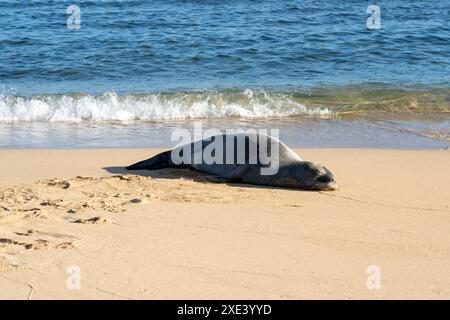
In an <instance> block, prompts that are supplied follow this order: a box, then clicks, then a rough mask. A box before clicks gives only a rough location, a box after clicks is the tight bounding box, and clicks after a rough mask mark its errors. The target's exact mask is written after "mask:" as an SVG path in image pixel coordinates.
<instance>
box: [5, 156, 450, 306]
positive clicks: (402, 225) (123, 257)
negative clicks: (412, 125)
mask: <svg viewBox="0 0 450 320" xmlns="http://www.w3.org/2000/svg"><path fill="white" fill-rule="evenodd" d="M157 151H158V150H156V149H153V150H148V149H92V150H0V166H1V168H2V170H1V171H0V288H1V290H0V298H2V299H5V298H8V299H72V298H75V299H82V298H87V299H93V298H94V299H97V298H98V299H166V298H168V299H174V298H181V299H186V298H200V299H202V298H210V299H215V298H222V299H228V298H233V299H247V298H258V299H259V298H261V299H297V298H300V299H315V298H326V299H332V298H337V299H357V298H363V299H377V298H420V299H422V298H425V299H427V298H443V299H444V298H445V299H449V298H450V232H449V231H450V188H449V186H450V165H449V164H450V152H449V151H448V150H447V151H446V150H435V151H399V150H365V149H305V150H303V149H302V150H297V151H298V152H299V154H300V155H301V156H302V157H303V158H305V159H308V160H316V161H319V162H321V163H322V164H324V165H326V166H327V167H328V168H329V169H331V170H332V171H333V172H334V173H335V176H336V178H337V180H338V182H339V185H340V190H339V191H336V192H305V191H297V190H287V189H271V188H263V187H253V186H245V185H226V184H217V183H212V182H210V181H208V180H207V179H206V178H205V177H204V176H203V175H199V174H195V173H193V172H190V171H184V170H183V171H173V170H163V171H157V172H136V175H135V174H124V173H123V169H122V168H120V166H124V165H127V164H130V163H133V162H135V161H137V160H141V159H143V158H145V157H148V156H150V155H151V154H153V153H156V152H157ZM104 168H107V169H106V170H105V169H104ZM140 174H142V175H140ZM371 265H376V266H378V267H379V270H380V272H381V282H380V284H381V288H380V289H373V290H369V289H368V287H367V279H368V277H369V275H368V274H367V273H366V271H367V268H368V267H369V266H371ZM71 266H76V267H75V269H73V267H72V269H71ZM77 267H79V270H80V272H81V274H80V276H81V278H80V279H81V281H80V284H81V288H80V289H79V290H78V289H76V288H75V289H69V288H68V286H67V284H68V278H69V287H71V286H70V284H76V281H75V282H71V281H72V280H73V279H74V278H70V276H69V274H68V273H67V270H68V268H69V271H70V270H75V271H76V268H77ZM72 287H73V286H72Z"/></svg>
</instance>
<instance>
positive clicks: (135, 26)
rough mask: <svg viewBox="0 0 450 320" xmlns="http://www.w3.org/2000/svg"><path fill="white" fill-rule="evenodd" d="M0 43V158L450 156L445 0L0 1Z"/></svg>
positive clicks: (448, 12) (449, 21)
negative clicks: (273, 138) (197, 131)
mask: <svg viewBox="0 0 450 320" xmlns="http://www.w3.org/2000/svg"><path fill="white" fill-rule="evenodd" d="M71 5H76V6H77V8H75V9H76V10H75V11H73V7H72V8H71V9H70V10H69V11H68V8H69V7H70V6H71ZM370 5H378V6H379V8H380V13H381V16H380V17H381V19H380V26H381V28H379V29H370V28H368V26H367V20H368V18H369V17H370V16H371V15H372V14H373V13H372V12H369V13H368V11H367V9H368V7H369V6H370ZM77 9H79V13H80V15H79V17H80V20H79V24H78V20H77ZM0 30H1V31H0V147H63V148H72V147H102V146H108V147H112V146H115V147H117V146H169V145H171V144H172V143H171V142H170V139H169V138H168V137H170V133H171V131H172V130H173V129H176V128H179V127H183V128H189V127H191V124H192V122H193V121H194V120H195V119H202V120H203V121H204V123H205V126H206V127H218V128H228V127H230V128H250V127H251V128H279V129H280V130H281V132H280V134H281V137H282V138H283V139H284V140H286V141H288V142H289V143H290V144H292V145H294V146H307V147H321V146H330V147H333V146H335V147H341V146H349V147H385V148H391V147H392V148H445V147H448V146H449V145H450V0H442V1H424V0H411V1H404V0H390V1H357V0H353V1H350V0H344V1H308V0H286V1H275V0H267V1H265V0H261V1H250V0H231V1H215V0H202V1H200V0H195V1H189V0H188V1H174V0H172V1H170V0H168V1H162V0H161V1H159V0H155V1H131V0H123V1H109V0H104V1H51V0H47V1H44V0H34V1H21V0H15V1H13V0H2V1H1V2H0Z"/></svg>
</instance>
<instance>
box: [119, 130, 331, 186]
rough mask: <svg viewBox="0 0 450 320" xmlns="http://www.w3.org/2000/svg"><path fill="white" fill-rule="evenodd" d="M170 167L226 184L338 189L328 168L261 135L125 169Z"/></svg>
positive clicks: (235, 137)
mask: <svg viewBox="0 0 450 320" xmlns="http://www.w3.org/2000/svg"><path fill="white" fill-rule="evenodd" d="M268 159H269V160H270V161H268ZM169 167H171V168H189V169H194V170H198V171H202V172H206V173H209V174H212V175H215V176H216V177H218V178H219V179H220V180H222V181H228V182H240V183H249V184H257V185H267V186H276V187H287V188H298V189H305V190H336V189H337V184H336V182H335V180H334V176H333V174H332V173H331V172H330V171H329V170H328V169H327V168H325V167H323V166H321V165H320V164H317V163H313V162H309V161H303V160H302V159H301V158H300V157H299V156H298V155H297V154H296V153H295V152H294V151H293V150H291V149H290V148H289V147H288V146H286V145H285V144H284V143H282V142H281V141H279V140H278V139H276V138H274V137H271V136H268V135H265V134H262V133H237V134H219V135H215V136H212V137H209V138H206V139H203V140H198V141H194V142H192V143H188V144H185V145H182V146H180V147H176V148H174V149H173V150H169V151H165V152H162V153H160V154H158V155H156V156H154V157H152V158H150V159H147V160H144V161H140V162H138V163H135V164H133V165H131V166H129V167H127V168H126V169H127V170H141V169H147V170H155V169H162V168H169ZM270 169H272V170H270ZM264 170H266V171H265V172H264Z"/></svg>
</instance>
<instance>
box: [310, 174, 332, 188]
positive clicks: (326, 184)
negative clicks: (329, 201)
mask: <svg viewBox="0 0 450 320" xmlns="http://www.w3.org/2000/svg"><path fill="white" fill-rule="evenodd" d="M314 188H315V189H316V190H320V191H334V190H337V189H338V185H337V183H336V181H335V180H334V178H333V176H332V175H331V174H324V175H321V176H319V177H317V178H316V179H315V184H314Z"/></svg>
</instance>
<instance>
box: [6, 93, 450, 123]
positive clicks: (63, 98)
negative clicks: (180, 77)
mask: <svg viewBox="0 0 450 320" xmlns="http://www.w3.org/2000/svg"><path fill="white" fill-rule="evenodd" d="M449 96H450V94H449V89H448V88H444V89H439V90H429V91H411V90H403V89H392V88H384V87H381V88H376V89H374V88H371V89H370V90H367V88H364V87H347V88H345V90H344V89H342V88H338V89H336V88H335V89H333V88H327V89H326V90H324V89H318V90H313V91H270V90H264V89H257V90H250V89H246V90H233V89H225V90H203V91H200V90H199V91H180V92H161V93H145V94H144V93H136V94H125V95H120V94H117V93H115V92H106V93H103V94H101V95H89V94H82V93H74V94H57V95H37V96H30V97H25V96H18V95H12V94H0V122H23V121H26V122H80V121H132V120H144V121H160V120H184V119H226V118H238V119H239V118H286V117H300V116H308V117H310V116H314V117H320V118H329V117H333V116H349V115H350V116H355V115H356V116H361V115H365V114H368V113H373V112H382V113H391V114H395V113H401V112H409V113H423V112H433V113H436V112H437V113H440V114H449V113H450V99H449Z"/></svg>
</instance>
